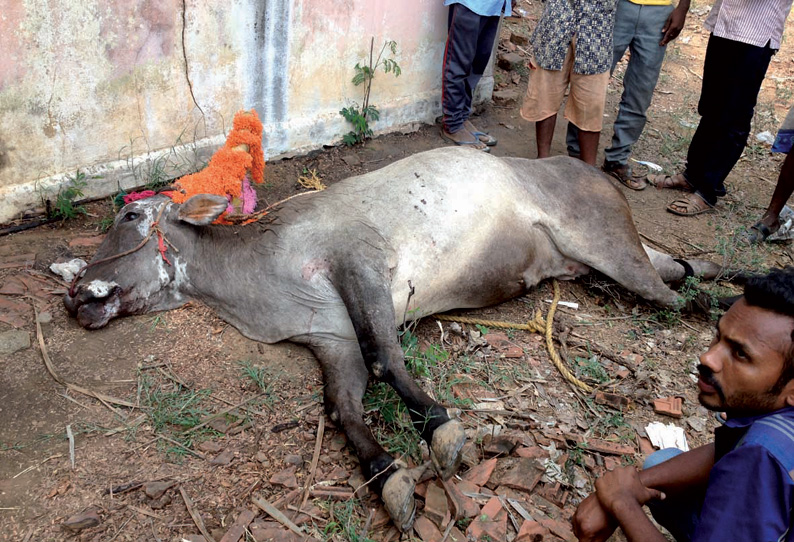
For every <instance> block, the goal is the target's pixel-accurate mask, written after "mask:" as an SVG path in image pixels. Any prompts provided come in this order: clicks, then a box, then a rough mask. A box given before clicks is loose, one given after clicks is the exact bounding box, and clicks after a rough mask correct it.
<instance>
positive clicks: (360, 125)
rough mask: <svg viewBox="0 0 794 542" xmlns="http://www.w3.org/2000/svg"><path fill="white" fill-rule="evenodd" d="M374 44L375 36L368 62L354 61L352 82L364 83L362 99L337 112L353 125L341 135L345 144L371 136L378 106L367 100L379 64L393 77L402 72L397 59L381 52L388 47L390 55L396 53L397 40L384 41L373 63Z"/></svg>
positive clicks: (353, 143)
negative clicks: (360, 102)
mask: <svg viewBox="0 0 794 542" xmlns="http://www.w3.org/2000/svg"><path fill="white" fill-rule="evenodd" d="M374 46H375V38H372V40H371V41H370V44H369V63H368V64H366V65H364V66H362V65H361V64H359V63H356V66H355V68H354V69H355V71H356V75H355V76H354V77H353V84H354V85H356V86H359V85H361V84H362V83H363V84H366V88H365V91H364V101H363V103H362V104H361V107H360V108H359V105H358V103H353V105H351V106H350V107H345V108H343V109H342V110H341V111H340V112H339V114H340V115H342V116H343V117H344V118H345V120H347V121H348V122H349V123H350V124H352V125H353V130H352V131H350V132H348V133H347V134H345V135H344V136H343V138H342V139H343V141H344V142H345V145H348V146H350V145H355V144H356V143H363V142H364V140H365V139H367V138H369V137H371V136H372V128H371V127H370V124H369V123H370V122H371V121H376V120H378V119H379V118H380V113H379V112H378V108H377V107H375V106H374V105H372V104H371V103H370V102H369V98H370V93H371V92H372V80H373V79H374V78H375V72H376V71H377V69H378V67H379V66H383V72H384V73H389V72H391V73H393V74H394V76H395V77H399V76H400V74H401V73H402V70H401V69H400V66H399V65H398V64H397V61H396V60H394V59H393V58H383V53H384V52H385V51H386V48H387V47H388V48H389V50H390V51H391V53H392V55H396V54H397V42H396V41H388V40H387V41H386V42H384V43H383V47H381V50H380V53H379V54H378V58H377V60H375V61H374V64H373V52H374Z"/></svg>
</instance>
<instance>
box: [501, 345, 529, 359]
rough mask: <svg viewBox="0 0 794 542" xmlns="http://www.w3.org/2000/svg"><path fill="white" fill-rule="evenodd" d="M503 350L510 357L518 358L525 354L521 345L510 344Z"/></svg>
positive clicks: (505, 355)
mask: <svg viewBox="0 0 794 542" xmlns="http://www.w3.org/2000/svg"><path fill="white" fill-rule="evenodd" d="M502 352H503V355H504V357H506V358H508V359H518V358H521V357H523V356H524V350H523V349H522V348H521V347H520V346H508V347H507V348H505V349H503V350H502Z"/></svg>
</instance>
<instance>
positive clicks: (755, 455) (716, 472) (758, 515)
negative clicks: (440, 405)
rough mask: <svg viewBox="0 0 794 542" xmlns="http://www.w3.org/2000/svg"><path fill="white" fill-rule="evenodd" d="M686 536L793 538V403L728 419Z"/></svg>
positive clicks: (752, 540) (703, 540) (704, 539)
mask: <svg viewBox="0 0 794 542" xmlns="http://www.w3.org/2000/svg"><path fill="white" fill-rule="evenodd" d="M714 446H715V458H714V459H715V463H714V467H713V468H712V470H711V474H710V476H709V483H708V487H707V489H706V497H705V500H704V502H703V508H702V509H701V511H700V520H699V522H698V525H697V527H696V528H695V532H694V536H692V542H718V541H719V542H726V541H734V540H736V541H740V540H741V541H747V542H778V541H786V542H794V529H792V528H791V527H792V525H791V523H792V505H794V480H792V477H793V476H794V407H788V408H784V409H781V410H777V411H775V412H771V413H768V414H764V415H761V416H755V417H750V418H736V419H730V420H728V421H727V422H726V423H725V425H724V426H722V427H719V428H717V430H716V431H715V440H714Z"/></svg>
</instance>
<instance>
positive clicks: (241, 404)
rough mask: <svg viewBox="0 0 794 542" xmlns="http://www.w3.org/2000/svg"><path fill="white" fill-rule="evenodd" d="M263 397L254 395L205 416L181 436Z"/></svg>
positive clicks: (261, 394)
mask: <svg viewBox="0 0 794 542" xmlns="http://www.w3.org/2000/svg"><path fill="white" fill-rule="evenodd" d="M263 395H265V394H264V393H260V394H259V395H254V396H253V397H249V398H248V399H246V400H245V401H243V402H241V403H237V404H235V405H232V406H230V407H229V408H225V409H223V410H221V411H220V412H216V413H215V414H211V415H210V416H207V417H206V418H205V419H204V421H203V422H201V423H200V424H198V425H194V426H193V427H191V428H190V429H188V430H186V431H182V434H183V435H187V434H188V433H192V432H193V431H195V430H196V429H201V428H202V427H204V426H205V425H207V424H208V423H210V422H211V421H212V420H214V419H216V418H220V417H221V416H225V415H226V414H228V413H229V412H231V411H232V410H235V409H238V408H240V407H242V406H243V405H245V404H246V403H250V402H251V401H253V400H255V399H259V398H260V397H262V396H263Z"/></svg>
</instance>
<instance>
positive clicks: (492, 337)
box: [483, 333, 510, 348]
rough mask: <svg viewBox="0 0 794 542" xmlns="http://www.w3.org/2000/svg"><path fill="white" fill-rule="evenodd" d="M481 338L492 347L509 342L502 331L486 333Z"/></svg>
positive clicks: (499, 346)
mask: <svg viewBox="0 0 794 542" xmlns="http://www.w3.org/2000/svg"><path fill="white" fill-rule="evenodd" d="M483 339H485V342H487V343H488V344H489V345H490V346H493V347H494V348H502V347H504V346H508V345H509V344H510V339H509V338H508V337H507V335H505V334H504V333H486V334H485V335H483Z"/></svg>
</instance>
